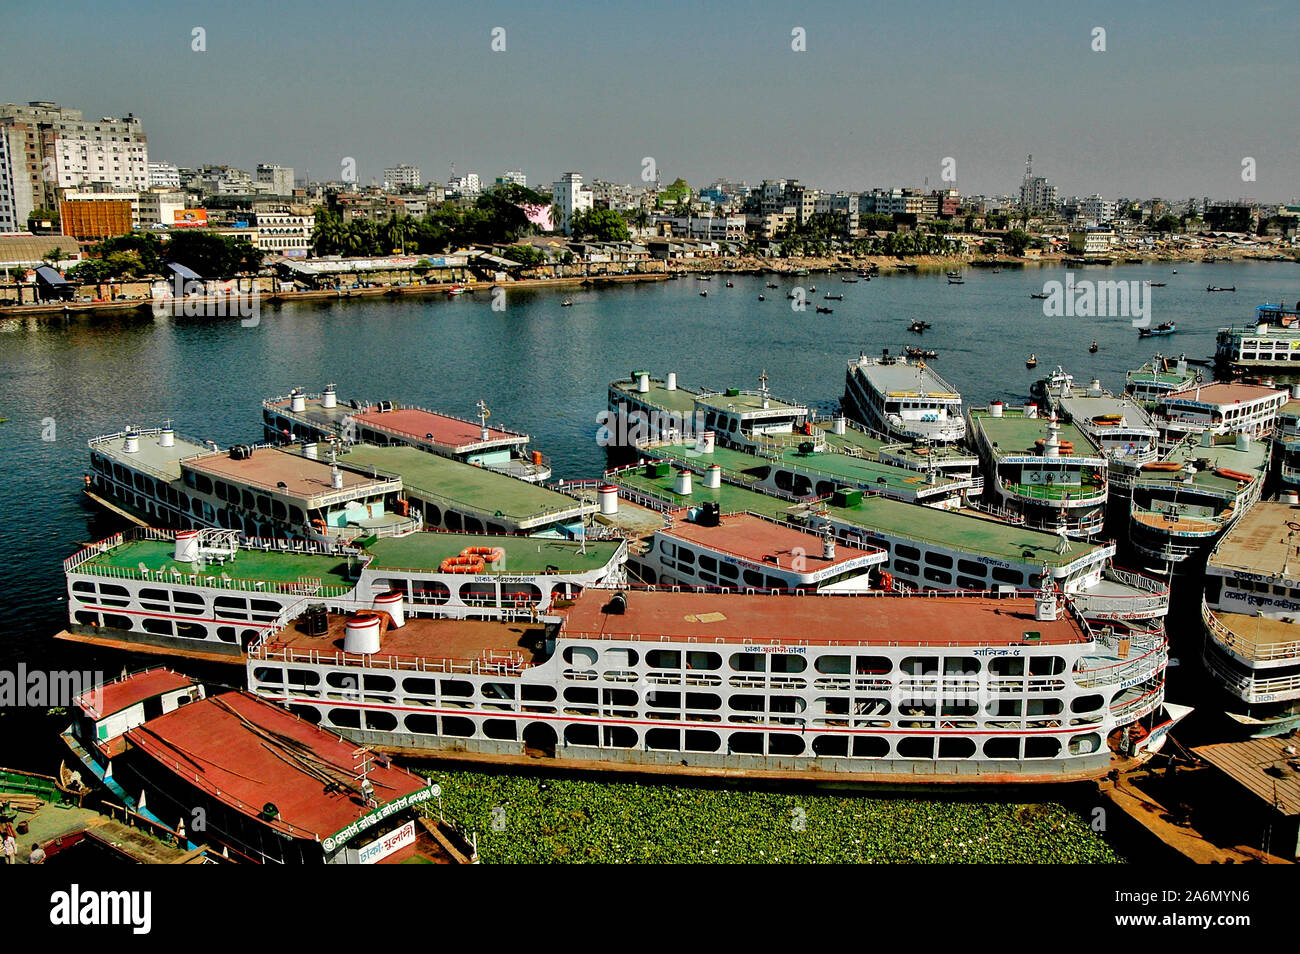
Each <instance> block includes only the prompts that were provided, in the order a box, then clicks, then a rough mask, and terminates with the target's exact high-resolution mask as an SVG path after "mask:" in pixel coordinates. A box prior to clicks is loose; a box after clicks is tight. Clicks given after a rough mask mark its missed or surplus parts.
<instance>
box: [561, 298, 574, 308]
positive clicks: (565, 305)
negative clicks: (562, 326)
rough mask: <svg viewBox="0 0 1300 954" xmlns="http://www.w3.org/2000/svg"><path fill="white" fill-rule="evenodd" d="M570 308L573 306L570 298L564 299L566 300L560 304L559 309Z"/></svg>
mask: <svg viewBox="0 0 1300 954" xmlns="http://www.w3.org/2000/svg"><path fill="white" fill-rule="evenodd" d="M572 306H573V299H572V298H566V299H564V301H562V302H560V307H561V308H571V307H572Z"/></svg>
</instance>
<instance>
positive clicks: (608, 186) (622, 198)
mask: <svg viewBox="0 0 1300 954" xmlns="http://www.w3.org/2000/svg"><path fill="white" fill-rule="evenodd" d="M591 196H592V202H593V204H594V205H596V206H599V207H601V208H604V209H614V210H615V211H621V210H623V209H634V208H636V206H637V203H636V201H635V200H634V199H633V197H632V187H631V186H630V185H626V184H620V183H617V182H609V181H606V180H605V179H596V180H594V181H593V182H592V183H591Z"/></svg>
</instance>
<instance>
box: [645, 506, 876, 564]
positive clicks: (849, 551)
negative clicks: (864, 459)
mask: <svg viewBox="0 0 1300 954" xmlns="http://www.w3.org/2000/svg"><path fill="white" fill-rule="evenodd" d="M660 532H661V533H663V534H664V535H665V536H669V537H673V538H674V539H677V540H684V541H686V542H687V543H694V544H696V545H698V546H701V547H706V548H708V549H711V550H716V551H719V552H721V553H728V554H730V555H732V556H737V557H740V558H741V559H742V560H749V561H750V562H752V563H759V564H761V563H763V562H764V559H765V558H766V557H777V558H779V559H780V560H781V566H782V567H783V568H785V569H790V561H791V560H793V559H794V558H795V551H796V550H800V551H802V552H801V553H800V554H799V556H801V557H802V558H803V560H804V562H805V564H806V566H805V569H806V570H821V569H825V568H826V567H829V566H834V565H835V564H836V563H842V562H844V561H846V560H855V559H857V558H858V557H863V556H868V555H870V554H872V553H879V552H880V551H879V550H863V549H859V548H858V547H851V546H847V545H845V544H842V543H837V544H836V545H835V557H834V559H831V560H827V559H826V558H824V557H823V556H822V541H821V538H820V537H819V536H818V535H817V534H815V533H809V532H808V531H807V530H798V529H795V528H794V527H789V526H784V525H782V524H779V523H773V522H772V521H771V520H764V519H763V518H762V517H756V516H754V515H753V514H752V513H735V514H728V515H726V516H724V517H723V518H722V521H721V523H720V524H719V525H718V526H716V527H705V526H701V525H700V524H698V523H689V522H687V521H682V522H681V523H677V524H675V525H673V526H672V527H670V528H668V529H666V530H662V531H660ZM771 565H772V566H775V564H771Z"/></svg>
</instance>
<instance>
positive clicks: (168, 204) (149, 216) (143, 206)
mask: <svg viewBox="0 0 1300 954" xmlns="http://www.w3.org/2000/svg"><path fill="white" fill-rule="evenodd" d="M184 208H185V192H184V190H182V189H179V188H175V189H166V188H156V189H146V190H145V191H144V192H141V193H140V195H139V199H138V200H137V209H138V214H137V216H136V222H137V224H138V225H139V226H140V227H141V228H146V229H147V228H153V227H155V226H171V225H172V224H173V223H175V221H176V213H177V212H181V211H183V210H184Z"/></svg>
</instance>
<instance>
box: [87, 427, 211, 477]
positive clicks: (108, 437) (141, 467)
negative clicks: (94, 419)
mask: <svg viewBox="0 0 1300 954" xmlns="http://www.w3.org/2000/svg"><path fill="white" fill-rule="evenodd" d="M162 432H163V428H161V427H137V428H133V429H132V430H130V431H125V430H122V431H117V432H115V433H113V434H100V435H98V436H97V437H92V438H91V439H90V440H88V441H87V442H86V444H87V446H88V447H90V449H91V450H98V451H99V452H100V453H101V454H102V453H105V452H104V451H103V450H101V449H100V447H99V445H101V444H105V443H108V442H110V441H116V440H122V439H124V438H125V437H126V435H127V434H134V435H136V436H137V437H139V438H141V439H144V438H146V437H157V436H158V435H159V434H161V433H162ZM172 433H173V434H175V436H176V437H178V438H180V439H181V441H183V442H184V443H186V444H193V445H196V446H199V447H203V446H205V445H206V446H211V447H212V451H211V453H220V451H219V450H218V449H217V445H216V444H214V443H213V442H212V441H201V440H197V439H195V438H192V437H188V436H186V435H183V434H179V433H177V432H176V431H174V430H173V432H172ZM119 463H123V464H124V466H125V463H124V461H119ZM130 465H131V469H132V470H138V471H140V472H141V473H146V474H150V475H151V476H153V477H155V478H157V479H158V480H162V481H164V482H166V483H171V482H172V481H174V480H176V479H177V477H178V476H179V475H178V474H171V473H168V472H167V471H165V470H161V469H159V468H157V467H153V466H150V465H149V464H148V463H146V462H145V461H144V460H142V459H140V458H139V457H134V456H133V457H132V458H131V460H130Z"/></svg>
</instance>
